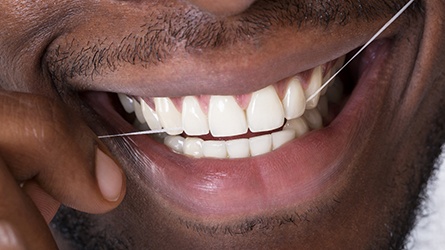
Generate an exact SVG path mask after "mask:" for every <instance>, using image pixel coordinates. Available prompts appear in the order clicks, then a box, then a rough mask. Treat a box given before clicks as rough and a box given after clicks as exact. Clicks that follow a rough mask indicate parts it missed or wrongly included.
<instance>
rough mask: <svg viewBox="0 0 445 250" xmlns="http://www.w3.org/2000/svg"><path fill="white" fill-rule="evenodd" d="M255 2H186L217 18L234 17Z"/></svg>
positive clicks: (230, 0)
mask: <svg viewBox="0 0 445 250" xmlns="http://www.w3.org/2000/svg"><path fill="white" fill-rule="evenodd" d="M255 1H256V0H188V2H190V3H192V4H193V5H195V6H197V7H198V8H200V9H201V10H203V11H207V12H210V13H212V14H214V15H218V16H230V15H236V14H239V13H241V12H243V11H245V10H246V9H247V8H249V6H250V5H252V4H253V3H254V2H255Z"/></svg>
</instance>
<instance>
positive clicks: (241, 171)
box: [95, 41, 390, 216]
mask: <svg viewBox="0 0 445 250" xmlns="http://www.w3.org/2000/svg"><path fill="white" fill-rule="evenodd" d="M389 49H390V42H388V41H380V42H377V43H376V44H374V45H373V46H371V47H370V48H368V49H367V51H366V52H365V53H367V55H366V57H367V58H366V59H368V60H369V58H371V57H372V58H373V60H371V62H369V64H368V65H367V67H366V69H365V70H364V72H363V73H362V75H361V79H360V80H359V82H358V84H357V86H356V87H355V89H354V92H353V94H352V95H351V97H350V99H349V101H348V103H347V104H346V106H345V107H344V108H343V110H342V111H341V113H340V114H339V115H338V116H337V118H336V119H335V120H334V121H333V122H332V123H331V124H330V125H329V126H328V127H326V128H323V129H321V130H317V131H313V132H311V133H309V134H307V135H306V136H304V137H302V138H299V139H296V140H294V141H292V142H290V143H288V144H286V145H285V146H283V147H281V148H280V149H279V150H276V151H273V152H271V153H269V154H266V155H263V156H258V157H252V158H246V159H231V160H217V159H192V158H189V157H186V156H183V155H179V154H175V153H173V152H171V151H170V150H169V149H168V148H167V147H166V146H164V145H161V144H159V143H157V142H155V141H154V140H153V139H151V138H149V137H147V136H135V137H132V138H128V140H130V141H132V142H133V143H134V146H135V148H136V149H137V150H138V151H140V152H141V153H142V155H143V158H144V160H147V162H150V163H151V164H147V168H146V169H145V173H144V175H145V176H146V178H147V179H146V183H147V185H148V186H149V188H152V189H154V190H156V191H157V192H158V193H159V194H160V197H161V198H162V199H164V200H165V201H167V202H168V203H170V204H172V205H173V206H176V207H177V208H179V209H182V210H183V211H185V212H188V213H192V214H198V215H207V216H208V215H212V216H222V215H233V214H246V213H249V214H251V213H256V212H258V211H264V210H273V209H276V208H279V207H286V206H290V205H293V206H295V205H296V204H303V203H306V202H310V201H312V200H314V199H317V197H320V196H322V195H323V193H326V192H327V191H331V192H332V191H333V190H335V189H336V188H339V187H340V186H341V185H340V183H342V181H344V179H345V178H343V177H345V176H347V175H348V174H347V173H348V172H349V171H350V170H351V167H349V166H350V163H351V160H350V159H351V158H352V157H351V156H352V155H353V154H354V152H356V150H359V149H360V145H361V141H363V139H364V138H366V137H367V136H370V135H371V129H370V128H371V127H372V124H371V123H372V121H373V120H374V119H373V118H374V116H376V113H378V112H376V110H377V109H379V108H381V106H382V101H381V96H383V95H382V92H383V91H384V90H385V87H386V86H387V85H388V84H386V83H383V82H381V81H379V80H377V78H378V77H377V76H378V74H379V71H380V69H382V68H383V67H382V66H384V61H385V59H386V55H387V54H388V51H389ZM379 100H380V101H379ZM95 108H97V109H100V111H99V112H100V113H101V114H104V115H106V116H105V117H109V118H110V117H112V119H111V121H112V122H113V124H114V126H118V127H122V128H127V129H128V130H131V128H129V126H130V125H129V124H128V123H127V122H125V121H124V120H123V119H122V118H121V117H120V116H118V115H117V114H116V112H115V111H112V110H110V109H109V108H108V109H107V108H104V107H99V106H97V105H96V107H95ZM106 109H107V110H106ZM109 120H110V119H109Z"/></svg>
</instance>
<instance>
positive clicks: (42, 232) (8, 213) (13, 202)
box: [0, 159, 57, 249]
mask: <svg viewBox="0 0 445 250" xmlns="http://www.w3.org/2000/svg"><path fill="white" fill-rule="evenodd" d="M0 197H2V198H1V199H0V233H1V235H0V248H1V249H56V248H57V247H56V244H55V242H54V240H53V239H52V236H51V233H50V231H49V229H48V226H47V225H46V223H45V221H44V219H43V217H42V216H41V215H40V213H39V211H38V210H37V208H36V207H35V206H34V205H33V203H32V201H31V200H30V199H29V198H28V197H26V195H24V193H23V192H22V191H21V189H20V187H19V186H18V184H17V183H16V182H15V180H14V178H13V176H12V175H11V174H10V173H9V171H8V169H7V167H6V164H5V163H4V162H3V161H2V160H1V159H0Z"/></svg>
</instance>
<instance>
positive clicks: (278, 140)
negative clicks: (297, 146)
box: [272, 129, 296, 150]
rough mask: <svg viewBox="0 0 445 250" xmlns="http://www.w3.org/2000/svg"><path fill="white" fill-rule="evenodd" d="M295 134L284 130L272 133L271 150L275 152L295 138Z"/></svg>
mask: <svg viewBox="0 0 445 250" xmlns="http://www.w3.org/2000/svg"><path fill="white" fill-rule="evenodd" d="M295 135H296V132H295V130H293V129H285V130H282V131H278V132H275V133H272V149H273V150H275V149H277V148H279V147H281V146H283V145H284V144H286V143H287V142H289V141H291V140H293V139H294V138H295Z"/></svg>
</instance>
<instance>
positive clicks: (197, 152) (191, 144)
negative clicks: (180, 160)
mask: <svg viewBox="0 0 445 250" xmlns="http://www.w3.org/2000/svg"><path fill="white" fill-rule="evenodd" d="M202 143H203V140H202V139H200V138H193V137H188V138H185V140H184V154H185V155H189V156H193V157H195V158H201V157H202V156H203V154H202Z"/></svg>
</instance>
